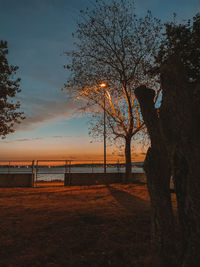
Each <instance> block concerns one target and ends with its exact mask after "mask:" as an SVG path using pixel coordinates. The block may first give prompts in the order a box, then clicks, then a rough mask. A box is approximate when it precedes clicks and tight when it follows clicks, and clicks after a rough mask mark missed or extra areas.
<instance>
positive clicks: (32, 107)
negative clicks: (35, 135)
mask: <svg viewBox="0 0 200 267" xmlns="http://www.w3.org/2000/svg"><path fill="white" fill-rule="evenodd" d="M21 102H22V103H24V104H23V108H24V113H25V116H26V119H25V120H23V121H22V122H21V124H18V125H16V127H15V129H16V131H31V130H34V129H36V128H38V127H41V124H43V123H44V124H45V123H49V122H51V121H54V120H57V119H70V118H72V117H75V116H78V114H77V112H76V110H77V105H76V104H75V103H72V102H70V101H69V100H67V99H66V100H63V101H61V100H55V101H54V100H52V99H42V98H33V97H31V98H23V99H22V100H21Z"/></svg>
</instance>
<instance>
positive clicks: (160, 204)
mask: <svg viewBox="0 0 200 267" xmlns="http://www.w3.org/2000/svg"><path fill="white" fill-rule="evenodd" d="M156 61H157V69H155V71H156V74H157V73H159V74H160V81H161V85H162V89H163V91H162V96H163V97H162V103H161V107H160V108H159V111H158V110H156V109H155V107H154V104H153V97H154V94H155V92H154V90H152V89H148V88H146V87H145V86H142V87H138V88H137V89H136V95H137V98H138V100H139V102H140V105H141V110H142V114H143V118H144V121H145V124H146V126H147V129H148V132H149V135H150V138H151V147H150V148H149V150H148V152H147V156H146V159H145V164H144V166H145V171H146V175H147V180H148V189H149V192H150V197H151V203H152V225H153V226H154V227H153V228H152V229H153V231H152V239H153V244H154V245H155V247H156V249H157V251H159V253H160V255H162V257H163V262H165V264H166V261H167V260H168V266H171V265H172V263H173V264H174V263H175V262H174V259H172V258H171V256H172V253H171V252H172V251H173V250H174V254H175V255H176V266H184V267H186V266H188V267H189V266H199V262H200V254H199V248H200V213H199V209H200V195H199V191H200V179H199V173H200V167H199V166H200V165H199V159H200V127H199V122H200V15H199V14H197V15H196V16H195V17H194V18H193V23H191V22H190V21H188V23H187V24H182V25H175V24H173V23H172V24H167V25H166V39H165V41H164V43H163V44H162V46H161V50H160V53H159V55H158V57H157V58H156ZM171 176H173V179H174V187H175V193H176V198H177V204H178V232H179V234H180V237H179V246H174V245H175V244H174V237H175V236H176V231H175V225H174V219H173V214H172V208H171V200H170V190H169V185H170V177H171ZM166 221H167V224H166ZM170 248H171V250H170ZM172 248H173V249H172ZM177 248H178V249H177ZM170 260H171V262H170Z"/></svg>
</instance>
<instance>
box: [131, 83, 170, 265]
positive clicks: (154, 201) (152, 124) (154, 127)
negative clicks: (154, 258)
mask: <svg viewBox="0 0 200 267" xmlns="http://www.w3.org/2000/svg"><path fill="white" fill-rule="evenodd" d="M135 94H136V97H137V98H138V101H139V103H140V107H141V111H142V115H143V119H144V122H145V124H146V126H147V129H148V132H149V135H150V138H151V147H150V148H149V150H148V152H147V156H146V159H145V163H144V169H145V172H146V175H147V184H148V190H149V194H150V198H151V206H152V244H153V247H154V248H155V249H156V250H157V251H158V252H159V254H160V253H161V254H162V255H164V254H165V253H167V252H169V250H171V248H172V246H173V236H174V219H173V212H172V206H171V196H170V177H171V169H170V162H169V158H168V151H167V148H166V145H165V142H164V141H163V138H162V134H161V131H160V122H159V118H158V114H157V111H156V109H155V108H154V102H153V99H154V95H155V93H154V90H152V89H148V88H146V87H144V86H142V87H138V88H137V89H136V91H135ZM166 222H167V223H166ZM165 260H166V259H165Z"/></svg>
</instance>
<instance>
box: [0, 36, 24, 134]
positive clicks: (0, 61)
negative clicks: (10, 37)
mask: <svg viewBox="0 0 200 267" xmlns="http://www.w3.org/2000/svg"><path fill="white" fill-rule="evenodd" d="M7 54H8V46H7V42H6V41H0V136H1V137H5V136H6V135H7V134H9V133H11V132H13V131H14V129H13V127H14V124H15V123H20V121H21V120H22V119H24V116H23V112H17V111H16V110H17V109H19V108H20V103H19V102H17V103H14V102H13V100H12V98H14V97H15V95H16V93H19V92H20V91H21V90H20V89H19V82H20V79H19V78H17V79H14V78H13V76H14V75H15V74H16V71H17V69H18V67H17V66H12V65H9V64H8V60H7V58H6V56H7Z"/></svg>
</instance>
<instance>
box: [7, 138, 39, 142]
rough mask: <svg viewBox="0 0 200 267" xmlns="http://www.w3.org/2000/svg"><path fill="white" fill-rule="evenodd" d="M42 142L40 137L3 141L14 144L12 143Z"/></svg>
mask: <svg viewBox="0 0 200 267" xmlns="http://www.w3.org/2000/svg"><path fill="white" fill-rule="evenodd" d="M41 140H44V138H42V137H35V138H22V139H14V140H9V141H3V143H14V142H30V141H41Z"/></svg>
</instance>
